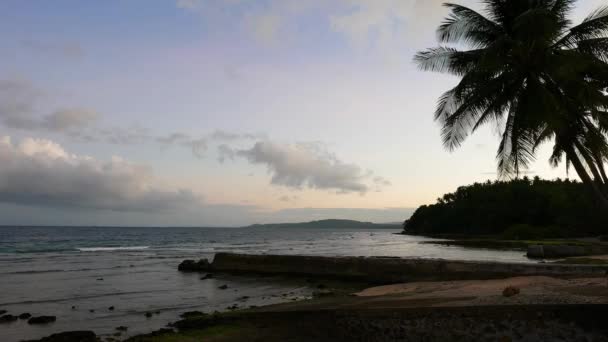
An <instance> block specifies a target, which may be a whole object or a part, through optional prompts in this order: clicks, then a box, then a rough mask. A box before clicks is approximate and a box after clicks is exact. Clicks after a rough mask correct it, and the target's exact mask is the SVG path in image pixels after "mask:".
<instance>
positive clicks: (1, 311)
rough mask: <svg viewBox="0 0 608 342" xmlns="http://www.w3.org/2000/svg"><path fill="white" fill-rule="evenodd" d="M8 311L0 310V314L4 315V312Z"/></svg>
mask: <svg viewBox="0 0 608 342" xmlns="http://www.w3.org/2000/svg"><path fill="white" fill-rule="evenodd" d="M7 312H8V311H6V310H0V315H4V314H5V313H7Z"/></svg>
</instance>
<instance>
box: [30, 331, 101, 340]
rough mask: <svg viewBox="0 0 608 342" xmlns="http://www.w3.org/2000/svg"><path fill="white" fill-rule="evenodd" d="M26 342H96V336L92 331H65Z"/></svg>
mask: <svg viewBox="0 0 608 342" xmlns="http://www.w3.org/2000/svg"><path fill="white" fill-rule="evenodd" d="M28 342H97V335H95V333H94V332H92V331H66V332H62V333H58V334H53V335H50V336H47V337H43V338H41V339H39V340H32V341H28Z"/></svg>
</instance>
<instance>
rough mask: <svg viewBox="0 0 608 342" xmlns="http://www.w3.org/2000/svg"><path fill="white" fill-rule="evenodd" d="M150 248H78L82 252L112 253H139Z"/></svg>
mask: <svg viewBox="0 0 608 342" xmlns="http://www.w3.org/2000/svg"><path fill="white" fill-rule="evenodd" d="M148 248H150V246H128V247H76V249H77V250H79V251H81V252H112V251H139V250H143V249H148Z"/></svg>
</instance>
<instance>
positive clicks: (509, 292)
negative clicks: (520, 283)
mask: <svg viewBox="0 0 608 342" xmlns="http://www.w3.org/2000/svg"><path fill="white" fill-rule="evenodd" d="M518 294H519V288H517V287H515V286H507V287H506V288H505V289H504V290H503V291H502V295H503V296H505V297H513V296H515V295H518Z"/></svg>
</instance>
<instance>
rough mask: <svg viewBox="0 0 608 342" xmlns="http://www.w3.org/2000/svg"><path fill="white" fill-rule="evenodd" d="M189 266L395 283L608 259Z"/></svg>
mask: <svg viewBox="0 0 608 342" xmlns="http://www.w3.org/2000/svg"><path fill="white" fill-rule="evenodd" d="M178 269H179V270H180V271H185V272H193V271H195V272H230V273H254V274H292V275H301V276H322V277H334V278H339V279H347V280H348V279H352V280H361V281H367V282H371V283H396V282H406V281H419V280H451V279H493V278H505V277H512V276H530V275H544V276H559V277H564V276H568V277H603V276H605V275H606V272H607V271H608V266H607V265H564V264H549V263H538V264H522V263H496V262H482V261H451V260H442V259H404V258H392V257H390V258H389V257H325V256H301V255H250V254H233V253H218V254H216V255H215V258H214V260H213V262H209V261H208V260H205V259H203V260H200V261H194V260H185V261H183V262H182V263H181V264H180V265H179V267H178Z"/></svg>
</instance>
